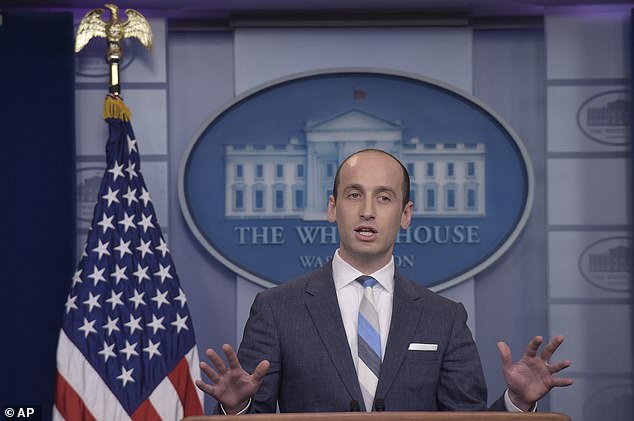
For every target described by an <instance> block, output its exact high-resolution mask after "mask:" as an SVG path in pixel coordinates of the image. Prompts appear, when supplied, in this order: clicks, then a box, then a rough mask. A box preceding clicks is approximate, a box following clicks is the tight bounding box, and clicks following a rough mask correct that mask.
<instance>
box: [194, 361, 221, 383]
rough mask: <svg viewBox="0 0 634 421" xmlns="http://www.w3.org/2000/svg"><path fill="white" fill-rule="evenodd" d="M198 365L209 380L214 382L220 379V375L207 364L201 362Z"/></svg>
mask: <svg viewBox="0 0 634 421" xmlns="http://www.w3.org/2000/svg"><path fill="white" fill-rule="evenodd" d="M198 366H199V367H200V369H201V370H202V372H203V373H205V376H207V377H209V380H211V381H212V382H214V383H218V380H220V376H219V375H218V373H216V371H215V370H214V369H213V368H211V367H209V364H207V363H205V362H201V363H200V364H199V365H198Z"/></svg>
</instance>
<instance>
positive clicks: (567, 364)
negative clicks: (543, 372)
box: [548, 360, 571, 374]
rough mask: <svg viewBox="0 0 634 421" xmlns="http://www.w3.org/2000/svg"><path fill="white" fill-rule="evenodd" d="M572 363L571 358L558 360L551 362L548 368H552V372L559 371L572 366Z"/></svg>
mask: <svg viewBox="0 0 634 421" xmlns="http://www.w3.org/2000/svg"><path fill="white" fill-rule="evenodd" d="M570 364H571V362H570V360H563V361H558V362H556V363H554V364H550V365H549V366H548V370H550V372H551V373H553V374H554V373H558V372H560V371H561V370H563V369H565V368H568V367H570Z"/></svg>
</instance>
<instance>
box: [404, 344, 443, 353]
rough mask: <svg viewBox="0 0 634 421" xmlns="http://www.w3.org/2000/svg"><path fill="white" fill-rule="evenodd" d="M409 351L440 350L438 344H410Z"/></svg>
mask: <svg viewBox="0 0 634 421" xmlns="http://www.w3.org/2000/svg"><path fill="white" fill-rule="evenodd" d="M407 350H408V351H438V344H416V343H411V344H409V348H407Z"/></svg>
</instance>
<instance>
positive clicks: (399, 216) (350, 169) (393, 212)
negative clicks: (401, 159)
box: [328, 151, 412, 274]
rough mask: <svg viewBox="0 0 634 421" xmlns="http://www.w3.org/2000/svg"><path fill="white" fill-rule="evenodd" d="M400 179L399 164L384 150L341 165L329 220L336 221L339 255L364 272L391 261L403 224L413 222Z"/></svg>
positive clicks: (329, 204)
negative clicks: (404, 204) (404, 198)
mask: <svg viewBox="0 0 634 421" xmlns="http://www.w3.org/2000/svg"><path fill="white" fill-rule="evenodd" d="M402 183H403V170H402V169H401V166H400V165H399V164H398V163H397V162H396V161H395V160H394V159H393V158H392V157H390V156H389V155H386V154H383V153H381V152H375V151H367V152H362V153H359V154H357V155H354V156H353V157H351V158H350V159H348V161H346V163H345V164H344V166H343V167H342V168H341V172H340V174H339V186H338V188H337V201H336V203H335V199H334V197H332V196H331V197H330V199H329V202H328V221H330V222H337V228H338V230H339V239H340V245H339V254H340V256H341V257H342V258H343V259H344V260H345V261H347V262H348V263H350V264H351V265H352V266H354V267H355V268H357V269H358V270H360V271H361V272H364V273H365V274H370V273H372V272H375V271H376V270H377V269H380V268H381V267H383V266H384V265H385V264H387V263H388V262H389V260H390V258H391V256H392V250H393V248H394V241H395V239H396V235H397V233H398V230H399V228H403V229H406V228H407V227H408V226H409V224H410V221H411V218H412V202H409V203H408V204H407V205H406V206H405V208H403V186H402Z"/></svg>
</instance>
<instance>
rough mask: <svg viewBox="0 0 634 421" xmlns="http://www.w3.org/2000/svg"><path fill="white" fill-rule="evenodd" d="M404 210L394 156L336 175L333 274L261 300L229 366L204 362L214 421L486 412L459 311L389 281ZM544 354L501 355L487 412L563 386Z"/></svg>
mask: <svg viewBox="0 0 634 421" xmlns="http://www.w3.org/2000/svg"><path fill="white" fill-rule="evenodd" d="M412 206H413V204H412V202H410V200H409V176H408V174H407V170H406V169H405V167H404V166H403V165H402V164H401V163H400V162H399V161H398V160H397V159H396V158H395V157H393V156H392V155H390V154H388V153H386V152H383V151H380V150H375V149H368V150H364V151H360V152H357V153H355V154H353V155H351V156H350V157H348V158H347V159H346V160H345V161H344V162H343V163H342V164H341V166H340V167H339V169H338V171H337V175H336V177H335V185H334V189H333V196H331V197H330V199H329V203H328V220H329V221H330V222H336V223H337V228H338V231H339V237H340V245H339V249H338V250H337V251H336V252H335V255H334V256H333V259H332V261H331V264H330V265H327V266H325V267H324V268H322V269H321V270H318V271H316V272H313V273H310V274H308V275H305V276H302V277H300V278H297V279H295V280H293V281H291V282H288V283H287V284H285V285H282V286H278V287H276V288H272V289H269V290H266V291H263V292H261V293H260V294H258V296H257V297H256V299H255V301H254V303H253V306H252V308H251V314H250V316H249V320H248V322H247V324H246V327H245V331H244V337H243V340H242V344H241V345H240V349H239V352H238V355H237V356H236V354H235V353H234V351H233V350H232V349H231V347H230V346H229V345H226V344H225V345H223V351H224V353H225V355H226V358H227V362H228V365H225V363H224V362H223V360H222V358H220V356H219V355H218V354H217V353H216V352H215V351H214V350H212V349H208V350H207V356H208V357H209V359H210V360H211V362H212V364H213V365H214V367H215V368H212V367H211V366H210V365H208V364H206V363H204V362H202V363H201V365H200V366H201V369H202V370H203V372H204V373H205V374H206V375H207V376H208V377H209V379H210V380H211V382H212V383H211V384H207V383H204V382H202V381H198V382H197V386H198V387H199V388H200V389H202V390H203V391H204V392H206V393H209V394H210V395H212V396H213V397H214V398H215V399H216V400H217V401H218V402H219V403H220V406H219V410H220V411H222V412H224V413H227V414H236V413H243V412H275V411H276V407H277V406H278V405H279V409H280V411H281V412H310V411H348V410H350V409H351V407H355V406H357V405H358V406H359V408H360V409H361V410H367V411H369V410H376V409H379V410H380V409H385V410H388V411H399V410H400V411H403V410H410V411H418V410H420V411H443V410H463V411H475V410H483V409H486V402H487V396H486V395H487V390H486V384H485V380H484V376H483V373H482V368H481V364H480V357H479V355H478V351H477V349H476V346H475V343H474V342H473V339H472V336H471V332H470V331H469V329H468V327H467V325H466V320H467V314H466V311H465V309H464V307H463V306H462V305H461V304H458V303H455V302H453V301H451V300H448V299H445V298H443V297H441V296H439V295H436V294H434V293H432V292H431V291H429V290H427V289H426V288H424V287H422V286H420V285H418V284H417V283H415V282H413V281H411V280H409V279H407V278H405V277H403V276H402V275H400V274H399V273H398V271H396V269H395V266H394V259H393V255H392V252H393V248H394V242H395V239H396V236H397V234H398V231H399V229H400V228H403V229H406V228H407V227H408V226H409V224H410V222H411V217H412ZM368 278H371V279H372V280H373V281H372V283H373V285H374V286H372V288H371V290H370V291H371V292H370V293H369V294H370V295H369V296H367V298H366V297H364V294H365V293H367V292H368V291H365V288H364V286H362V285H361V284H360V283H359V282H355V280H358V279H368ZM366 287H367V286H366ZM366 299H368V300H369V301H371V302H372V305H371V308H372V315H373V316H372V317H373V320H375V322H374V327H375V329H374V330H372V334H374V335H375V336H374V338H375V339H376V341H374V343H375V350H376V356H375V357H373V358H374V359H375V362H376V363H372V364H367V365H368V366H372V369H371V370H370V369H368V368H367V367H366V363H365V359H366V358H368V357H367V355H368V352H367V346H366V342H365V339H364V338H361V334H362V333H361V330H363V329H360V331H357V321H360V318H359V317H360V316H359V312H360V310H359V308H360V306H363V304H362V302H363V300H366ZM542 342H543V339H542V338H541V337H535V338H533V339H532V340H531V342H530V343H529V345H528V347H527V349H526V352H525V353H524V355H523V356H522V358H521V359H520V360H519V361H517V362H515V363H513V361H512V357H511V352H510V350H509V348H508V346H507V345H506V344H505V343H504V342H500V343H498V349H499V351H500V355H501V359H502V368H503V373H504V377H505V380H506V383H507V387H508V388H507V391H506V392H505V394H504V395H503V396H502V397H500V399H498V400H497V401H496V402H495V403H494V404H493V406H492V407H491V408H490V409H493V410H514V411H520V410H521V411H527V410H531V409H532V408H534V407H535V403H536V402H537V401H538V400H539V399H540V398H541V397H543V396H544V395H545V394H546V393H548V391H549V390H550V389H551V388H552V387H557V386H568V385H570V384H572V380H570V379H565V378H559V377H555V376H554V374H555V373H558V372H559V371H561V370H563V369H564V368H566V367H568V366H569V365H570V362H569V361H560V362H558V363H554V364H550V363H549V360H550V357H551V356H552V354H553V353H554V352H555V350H556V349H557V348H558V347H559V345H560V344H561V343H562V342H563V337H561V336H557V337H555V338H554V339H553V340H552V341H551V342H549V343H548V344H546V345H545V346H544V347H543V349H542V350H541V352H539V348H540V346H541V344H542ZM362 345H363V346H362ZM362 349H363V350H362ZM249 373H252V374H249ZM368 378H370V382H369V384H370V386H367V385H366V383H368ZM372 380H373V381H372ZM368 391H369V392H368ZM368 394H369V395H370V397H369V399H368ZM373 402H374V403H373Z"/></svg>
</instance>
